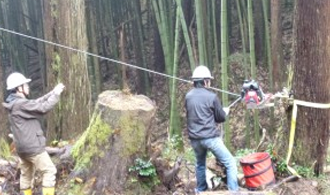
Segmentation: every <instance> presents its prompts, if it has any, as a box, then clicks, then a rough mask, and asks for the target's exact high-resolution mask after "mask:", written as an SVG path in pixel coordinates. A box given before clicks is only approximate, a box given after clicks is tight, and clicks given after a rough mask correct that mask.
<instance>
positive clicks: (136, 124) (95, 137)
mask: <svg viewBox="0 0 330 195" xmlns="http://www.w3.org/2000/svg"><path fill="white" fill-rule="evenodd" d="M155 110H156V107H155V105H154V103H153V102H152V101H151V100H150V99H149V98H147V97H146V96H143V95H131V94H125V93H123V92H121V91H105V92H103V93H101V94H100V95H99V96H98V101H97V103H96V106H95V110H94V113H93V116H92V119H91V121H90V124H89V127H88V128H87V130H86V131H85V132H84V133H83V135H82V136H81V137H80V138H79V140H78V141H77V142H76V144H75V145H74V146H73V149H72V156H73V158H74V159H75V163H76V164H75V173H76V176H75V177H76V178H78V177H79V178H81V179H82V181H83V183H80V184H77V185H79V186H80V187H79V188H78V187H77V186H75V187H71V189H70V190H71V191H72V192H71V193H73V194H104V195H105V194H123V193H124V194H130V193H129V192H126V191H125V190H128V189H127V186H128V185H129V184H128V183H127V182H130V181H129V172H128V170H129V168H130V167H131V166H133V165H134V160H135V159H136V158H142V157H144V156H145V155H146V153H147V143H148V138H149V135H150V132H149V130H150V128H149V127H150V124H151V122H152V120H153V118H154V115H155ZM125 192H126V193H125Z"/></svg>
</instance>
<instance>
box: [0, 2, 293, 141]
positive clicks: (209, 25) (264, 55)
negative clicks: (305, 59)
mask: <svg viewBox="0 0 330 195" xmlns="http://www.w3.org/2000/svg"><path fill="white" fill-rule="evenodd" d="M283 3H286V4H288V5H292V1H290V0H286V1H285V2H284V1H283ZM0 4H1V7H0V26H1V27H3V28H6V29H11V30H14V31H17V32H20V33H24V34H27V35H30V36H33V37H38V38H41V39H46V40H49V41H53V42H56V43H59V44H63V45H67V46H70V47H74V48H78V49H81V50H85V51H88V52H91V53H95V54H99V55H101V56H104V57H107V58H111V59H116V60H121V61H124V62H128V63H131V64H135V65H138V66H141V67H143V68H148V69H151V70H155V71H159V72H163V73H166V74H168V75H172V76H176V77H184V78H187V79H189V78H190V75H191V70H193V69H194V67H195V66H196V65H199V64H203V65H207V66H208V67H209V68H210V69H211V70H212V72H213V74H214V75H215V81H214V82H213V85H214V86H215V87H218V88H221V89H223V90H228V91H234V92H237V93H239V90H240V88H239V86H240V85H241V84H242V82H243V80H244V79H257V77H258V70H259V69H260V68H262V69H266V70H267V71H268V72H269V73H270V74H269V75H270V76H269V79H268V81H267V85H268V86H270V87H269V88H268V90H273V89H274V83H276V86H277V88H280V87H281V86H283V83H285V81H284V79H283V80H280V81H278V80H275V78H274V77H273V74H272V73H273V70H274V71H277V72H278V70H279V69H280V67H281V66H283V63H282V62H281V61H280V60H278V59H281V58H282V57H281V53H280V52H275V51H274V50H276V51H281V50H282V49H281V48H280V47H281V46H280V45H279V44H277V45H274V44H275V42H274V41H272V42H271V40H272V39H273V36H275V35H276V36H279V33H278V34H275V35H273V34H271V33H270V30H271V31H272V32H279V31H280V27H279V25H278V23H274V25H273V23H272V25H271V23H270V22H269V21H270V19H271V18H272V20H273V19H274V20H275V19H277V20H279V17H280V15H279V14H278V13H277V12H271V10H273V9H278V8H279V7H280V6H281V5H280V4H277V5H274V1H270V0H253V1H252V0H232V1H230V0H175V1H167V0H121V1H116V0H97V1H92V0H86V1H84V0H72V1H56V0H51V1H42V0H34V1H31V2H30V1H29V2H28V1H26V0H25V1H22V0H0ZM271 5H272V6H271ZM273 5H274V6H273ZM66 10H69V11H66ZM276 13H277V15H274V14H276ZM0 38H1V39H0V41H1V48H0V52H1V58H0V63H1V71H2V74H1V77H2V78H1V79H2V80H4V78H5V76H6V75H8V73H9V72H11V71H13V70H16V71H20V72H23V73H25V74H27V76H29V77H31V78H32V79H33V80H34V81H33V83H32V84H33V86H32V87H33V88H34V89H35V90H33V91H35V92H38V94H32V96H37V95H40V94H42V93H43V92H45V91H47V90H48V89H49V87H51V86H52V84H53V83H56V82H59V81H63V80H65V81H67V83H68V85H69V86H68V88H69V89H70V90H72V92H74V93H73V94H75V96H72V95H68V97H67V98H69V100H70V101H66V102H62V103H61V104H60V106H59V107H58V109H57V111H56V114H54V115H55V116H51V117H49V118H48V119H47V124H48V126H49V127H52V128H54V129H55V130H56V131H55V132H57V134H56V135H53V137H57V138H63V137H68V136H69V135H70V134H71V133H79V132H82V131H83V130H84V129H85V128H86V126H87V123H86V122H85V121H88V119H89V117H90V113H91V111H90V110H91V108H92V105H93V102H94V101H95V99H96V97H97V95H98V94H99V93H100V92H101V91H102V90H104V89H119V88H121V89H127V90H129V91H130V92H132V93H142V94H146V95H149V96H153V93H155V91H156V92H157V89H156V90H155V89H154V88H155V87H156V86H155V85H154V83H155V81H156V80H157V78H156V77H155V76H154V75H152V74H151V73H148V72H145V71H139V70H133V69H130V68H127V67H125V66H121V65H119V64H115V63H113V62H109V61H107V60H103V59H98V58H93V57H88V56H85V55H82V54H79V53H74V52H71V51H64V50H63V49H60V48H56V47H55V46H49V45H46V44H44V43H40V42H38V41H33V40H29V39H27V38H24V37H19V36H15V35H11V34H9V33H5V32H0ZM272 50H273V51H272ZM271 53H273V54H274V53H276V55H277V56H279V57H278V58H276V59H272V57H271ZM238 58H239V59H241V60H239V61H240V63H238V66H235V67H234V66H231V64H232V63H230V62H231V61H232V60H233V59H234V60H237V59H238ZM274 60H277V63H276V66H275V67H273V66H272V65H273V64H274V63H272V61H274ZM234 69H235V70H236V69H239V70H240V71H241V72H242V74H241V76H240V77H239V78H235V79H234V78H233V76H232V74H233V70H234ZM281 78H285V75H283V77H281ZM163 87H164V88H165V91H166V93H165V94H163V95H164V96H168V101H169V104H168V105H169V107H168V108H167V109H166V112H167V114H165V116H166V117H167V118H168V119H169V125H168V133H169V135H170V137H178V138H180V139H179V140H182V139H181V137H182V129H183V128H184V123H183V122H182V121H183V116H182V115H183V114H182V112H183V102H182V100H183V98H182V91H180V88H179V87H180V83H178V81H176V80H175V79H168V80H166V85H163ZM2 89H3V88H2ZM2 93H5V91H2ZM78 94H79V95H78ZM77 95H78V96H79V97H77ZM219 97H220V98H221V100H222V104H223V105H229V104H230V102H231V101H232V100H233V97H230V96H228V94H225V93H222V94H219ZM65 112H67V113H70V114H64V115H63V113H65ZM78 113H84V114H83V115H81V114H78ZM245 113H246V114H245V119H246V121H247V122H246V124H247V125H246V127H245V128H246V131H245V132H246V135H245V137H246V138H247V140H246V144H247V147H248V145H249V144H250V134H251V132H253V133H252V135H253V138H251V139H253V140H255V142H258V140H259V139H260V138H259V122H258V120H259V118H258V112H255V113H253V114H252V113H250V112H249V111H245ZM67 117H70V118H71V121H70V122H67V123H65V122H64V119H65V118H67ZM243 118H244V117H243ZM251 121H253V123H252V124H254V125H253V126H250V123H251ZM224 126H225V132H226V136H225V138H226V143H227V144H228V145H230V144H231V137H232V136H233V135H232V134H231V130H230V129H229V123H226V124H225V125H224ZM64 129H66V130H68V131H72V132H71V133H70V132H67V133H65V132H64ZM179 142H180V141H179Z"/></svg>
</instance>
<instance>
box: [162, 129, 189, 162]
mask: <svg viewBox="0 0 330 195" xmlns="http://www.w3.org/2000/svg"><path fill="white" fill-rule="evenodd" d="M181 142H182V137H180V136H178V135H176V136H173V137H171V138H170V139H169V140H168V142H166V144H165V147H164V149H163V152H162V156H163V158H164V159H166V160H167V161H169V162H175V161H176V159H177V157H178V156H181V157H182V158H183V159H184V160H186V161H188V162H193V163H194V162H195V155H194V151H193V149H192V148H191V147H189V148H187V149H185V151H184V152H182V150H181V146H180V144H181Z"/></svg>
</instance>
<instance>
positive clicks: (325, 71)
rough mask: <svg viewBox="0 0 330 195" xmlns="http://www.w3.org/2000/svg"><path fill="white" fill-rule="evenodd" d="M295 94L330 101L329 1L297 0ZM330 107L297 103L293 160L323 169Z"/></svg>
mask: <svg viewBox="0 0 330 195" xmlns="http://www.w3.org/2000/svg"><path fill="white" fill-rule="evenodd" d="M296 3H297V5H296V16H297V17H296V18H295V19H296V21H295V22H296V29H295V35H296V36H294V37H295V39H296V40H295V41H296V42H295V44H296V45H295V56H294V57H295V62H294V65H295V68H294V80H293V81H294V83H293V90H294V95H295V98H297V99H300V100H304V101H309V102H317V103H329V102H330V91H329V90H328V89H329V86H330V75H329V61H330V37H329V34H330V20H329V13H330V1H327V0H320V1H309V0H299V1H296ZM329 118H330V110H329V109H325V110H323V109H316V108H308V107H298V118H297V127H296V135H297V136H296V141H295V148H294V149H293V161H294V162H296V163H297V164H300V165H302V166H306V167H311V166H312V165H313V164H314V163H315V162H316V164H315V167H314V168H315V173H317V174H319V173H322V172H323V166H324V163H325V160H326V154H327V148H328V143H329V125H330V124H329V123H330V121H329Z"/></svg>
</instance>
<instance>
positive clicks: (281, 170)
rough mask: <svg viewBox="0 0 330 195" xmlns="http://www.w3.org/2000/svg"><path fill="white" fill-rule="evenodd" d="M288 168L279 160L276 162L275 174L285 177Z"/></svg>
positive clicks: (283, 161)
mask: <svg viewBox="0 0 330 195" xmlns="http://www.w3.org/2000/svg"><path fill="white" fill-rule="evenodd" d="M288 171H289V170H288V166H287V165H286V162H285V160H279V161H277V162H276V172H277V173H278V174H279V175H286V174H288Z"/></svg>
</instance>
